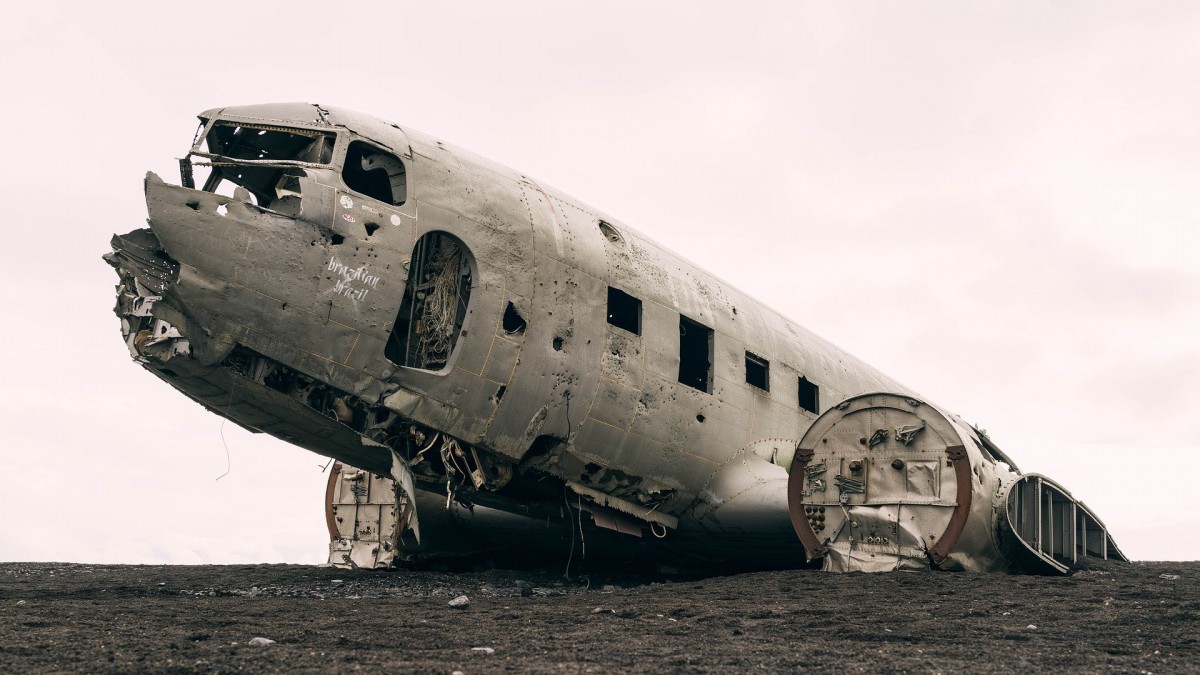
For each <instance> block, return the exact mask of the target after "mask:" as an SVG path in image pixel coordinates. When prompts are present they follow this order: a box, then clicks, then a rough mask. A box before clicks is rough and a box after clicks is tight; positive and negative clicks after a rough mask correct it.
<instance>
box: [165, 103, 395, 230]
mask: <svg viewBox="0 0 1200 675" xmlns="http://www.w3.org/2000/svg"><path fill="white" fill-rule="evenodd" d="M322 174H323V175H322ZM305 175H312V176H313V177H317V176H318V175H321V177H322V178H324V180H322V181H321V182H333V184H335V185H336V184H337V182H340V183H341V185H342V186H343V187H345V188H346V189H348V190H350V191H353V192H356V193H358V194H360V195H362V196H364V197H368V198H370V199H374V200H377V201H379V202H382V203H384V204H387V205H389V206H401V205H403V204H404V203H405V202H406V201H407V199H408V182H407V170H406V168H405V165H404V162H403V161H402V160H401V159H400V158H399V157H397V156H396V155H394V154H392V153H391V152H388V151H387V150H384V149H383V148H380V147H378V146H376V145H374V144H372V143H369V142H366V141H363V140H360V139H357V138H353V137H351V136H349V135H348V134H346V133H338V132H336V131H332V130H325V129H319V128H306V127H298V126H296V127H293V126H280V125H275V124H260V123H254V122H247V121H241V120H223V119H215V120H205V119H203V118H201V124H200V128H199V129H198V130H197V132H196V139H195V141H194V142H193V144H192V148H191V150H190V151H189V152H188V155H187V157H185V158H183V159H181V160H180V177H181V182H182V184H183V186H184V187H188V188H193V189H195V188H196V186H197V185H199V186H200V189H201V190H204V191H205V192H212V193H215V194H220V195H224V196H227V197H231V198H234V199H239V200H242V201H248V202H250V203H253V204H256V205H258V206H261V207H264V208H269V209H271V210H274V211H279V212H282V213H288V214H295V213H298V209H299V198H300V183H299V181H298V180H297V179H298V178H299V177H301V176H305Z"/></svg>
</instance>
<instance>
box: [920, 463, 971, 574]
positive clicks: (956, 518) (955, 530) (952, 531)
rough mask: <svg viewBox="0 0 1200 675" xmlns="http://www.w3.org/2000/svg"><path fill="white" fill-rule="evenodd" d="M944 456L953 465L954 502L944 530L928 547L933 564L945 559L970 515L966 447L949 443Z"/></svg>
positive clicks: (969, 472) (969, 484)
mask: <svg viewBox="0 0 1200 675" xmlns="http://www.w3.org/2000/svg"><path fill="white" fill-rule="evenodd" d="M946 458H947V459H949V460H950V463H951V464H953V465H954V482H955V483H956V486H955V504H954V513H953V514H951V515H950V522H949V523H948V524H947V525H946V531H945V532H943V533H942V536H941V538H939V539H938V542H937V543H936V544H934V546H933V548H931V549H929V557H930V559H931V560H933V563H934V564H935V565H941V564H942V563H943V562H945V561H946V557H947V556H949V555H950V550H951V549H953V548H954V545H955V544H957V543H958V538H959V537H960V536H962V533H963V529H964V528H965V527H966V526H967V517H968V516H970V515H971V462H970V461H969V460H968V459H967V449H966V448H965V447H963V446H961V445H951V446H949V447H947V448H946Z"/></svg>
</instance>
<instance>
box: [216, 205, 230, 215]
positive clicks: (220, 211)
mask: <svg viewBox="0 0 1200 675" xmlns="http://www.w3.org/2000/svg"><path fill="white" fill-rule="evenodd" d="M228 214H229V209H227V208H225V205H224V204H217V215H218V216H224V215H228Z"/></svg>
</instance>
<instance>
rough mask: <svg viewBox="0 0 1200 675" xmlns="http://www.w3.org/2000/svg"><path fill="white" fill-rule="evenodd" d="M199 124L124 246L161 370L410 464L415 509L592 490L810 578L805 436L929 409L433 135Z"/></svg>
mask: <svg viewBox="0 0 1200 675" xmlns="http://www.w3.org/2000/svg"><path fill="white" fill-rule="evenodd" d="M200 117H201V122H202V129H201V131H200V132H199V133H198V134H197V140H196V143H195V145H194V146H193V148H192V150H191V152H190V153H189V157H188V159H187V160H185V162H184V163H183V176H182V180H181V183H183V185H179V186H175V185H168V184H166V183H164V182H163V181H161V180H159V179H158V178H157V177H156V176H153V175H150V176H148V177H147V187H146V190H147V203H148V207H149V211H150V219H149V222H150V228H151V230H152V234H153V237H151V238H150V239H145V240H143V239H137V240H136V241H134V239H136V237H135V235H136V234H137V233H131V234H130V235H126V238H125V240H123V241H124V245H123V246H118V247H117V248H118V256H120V255H124V256H125V258H124V259H123V260H124V267H121V266H120V265H118V262H114V263H113V264H114V265H118V269H124V270H125V274H126V276H127V277H130V278H132V277H137V278H138V279H140V281H141V283H140V286H139V285H138V284H134V283H128V281H127V284H126V288H127V290H126V292H125V295H126V296H129V297H127V298H126V299H125V300H124V302H126V304H127V307H125V309H124V310H122V306H121V305H120V303H119V306H118V314H120V315H122V317H123V320H125V321H126V333H127V335H126V337H127V342H128V343H129V345H130V348H131V352H132V353H133V354H134V356H135V358H138V359H139V360H140V361H141V362H142V363H143V365H145V366H146V367H147V368H148V369H150V370H151V371H153V372H155V373H156V374H158V375H159V376H160V377H162V378H163V379H165V380H167V381H168V382H170V383H171V384H172V385H173V386H175V387H177V388H179V389H180V390H182V391H184V392H185V393H187V394H188V395H189V396H191V397H193V398H194V399H196V400H198V401H199V402H201V403H202V404H204V405H205V406H207V407H208V408H210V409H212V410H213V411H214V412H217V413H218V414H222V415H225V416H227V417H229V418H230V419H233V420H235V421H238V422H239V423H241V424H243V425H245V426H247V427H249V428H252V429H255V430H260V431H264V432H267V433H271V434H273V435H275V436H278V437H280V438H283V439H284V440H287V441H290V442H293V443H295V444H297V445H301V446H302V447H306V448H308V449H310V450H313V451H315V452H319V453H321V454H325V455H328V456H332V457H335V458H337V459H339V460H341V461H343V462H346V463H349V464H352V465H354V466H357V467H361V468H364V469H367V470H369V471H371V472H373V473H376V474H378V475H381V476H387V475H389V472H390V471H391V470H392V466H393V455H396V456H399V457H401V458H402V459H403V460H404V461H403V463H405V464H411V466H412V467H413V470H414V473H415V476H416V479H417V482H418V486H417V487H418V488H419V489H423V490H432V491H437V490H440V491H441V492H440V494H446V493H447V492H448V493H451V494H452V495H453V494H455V493H457V492H458V490H459V487H460V486H461V487H462V489H463V493H464V494H465V493H469V494H470V497H469V498H468V501H471V502H474V503H479V504H485V505H488V506H490V507H495V508H498V509H501V510H504V511H510V512H522V513H528V514H534V515H536V514H539V513H543V512H545V513H551V512H553V511H554V510H555V509H560V505H561V504H562V502H563V495H564V494H570V495H572V497H570V499H571V500H575V499H577V498H578V500H579V502H580V503H581V504H582V503H583V500H584V498H586V499H587V500H588V502H589V503H590V504H591V505H592V507H593V510H594V511H595V512H596V513H601V514H602V517H605V516H604V515H603V514H608V513H611V514H612V515H613V517H615V518H617V519H631V522H632V525H631V527H633V528H635V529H637V528H643V527H644V528H648V529H647V530H646V531H647V532H652V533H653V534H654V535H656V536H666V533H667V532H668V531H670V532H673V533H674V534H672V535H671V537H672V538H674V537H678V538H680V539H681V540H682V542H684V543H685V544H687V543H688V542H691V543H690V545H691V546H692V547H693V548H694V549H696V550H703V549H705V548H707V547H711V545H712V542H713V541H714V540H725V541H730V540H732V541H739V542H743V544H744V548H743V550H742V551H741V552H740V554H739V553H738V552H736V551H734V552H727V553H725V554H722V555H730V556H734V557H736V556H737V555H742V556H743V557H752V558H755V557H756V558H757V559H762V560H763V561H764V564H765V565H777V564H784V563H783V562H781V561H785V560H787V559H795V563H796V564H800V563H802V562H803V558H804V556H803V549H801V548H800V547H799V542H797V541H796V537H795V533H794V532H793V530H792V526H791V524H790V522H789V520H788V514H787V496H786V482H787V470H786V469H787V467H789V466H790V464H791V462H792V459H793V455H794V453H795V450H796V445H797V443H798V441H799V440H800V439H801V438H802V437H803V436H804V434H805V432H806V430H808V429H809V427H810V426H811V425H812V423H813V421H814V420H815V419H817V417H818V416H819V415H820V414H821V413H822V412H823V411H825V410H828V409H829V408H830V407H831V406H835V405H837V404H839V403H840V402H842V401H844V400H845V399H847V398H850V397H854V396H858V395H861V394H865V393H868V392H875V391H887V392H894V393H900V394H905V395H913V394H912V393H911V392H910V391H909V390H908V389H907V388H905V387H903V386H902V385H900V384H899V383H897V382H895V381H893V380H891V379H890V378H888V377H887V376H885V375H883V374H882V373H880V372H879V371H877V370H875V369H874V368H872V367H870V366H868V365H866V364H864V363H862V362H860V361H859V360H857V359H855V358H854V357H852V356H850V355H849V354H846V353H845V352H843V351H842V350H840V349H838V348H837V347H835V346H834V345H832V344H830V343H829V342H827V341H825V340H822V339H821V338H819V337H817V336H815V335H813V334H812V333H810V332H809V331H807V330H805V329H804V328H802V327H801V326H799V325H797V324H796V323H794V322H792V321H790V320H788V319H787V318H785V317H783V316H781V315H780V314H778V313H777V312H775V311H773V310H771V309H769V308H767V307H765V306H763V305H762V304H760V303H758V302H757V301H755V300H754V299H752V298H750V297H748V296H747V295H745V294H744V293H742V292H740V291H739V290H737V289H736V288H734V287H732V286H730V285H729V284H726V283H724V282H722V281H720V280H719V279H717V278H715V277H714V276H712V275H711V274H709V273H707V272H705V271H704V270H702V269H700V268H699V267H697V266H695V265H693V264H692V263H690V262H688V261H686V260H684V259H683V258H681V257H679V256H678V255H675V254H673V253H671V252H670V251H669V250H667V249H666V248H664V247H662V246H660V245H658V244H656V243H655V242H653V241H651V240H650V239H649V238H647V237H645V236H644V235H641V234H639V233H638V232H637V231H635V230H633V229H632V228H630V227H628V226H626V225H625V224H624V223H622V222H621V221H619V220H617V219H616V218H613V217H611V216H608V215H607V214H604V213H601V212H599V211H597V210H596V209H593V208H591V207H589V206H587V205H585V204H582V203H580V202H578V201H577V200H575V199H573V198H571V197H569V196H567V195H565V194H563V193H561V192H558V191H556V190H554V189H553V188H551V187H549V186H545V185H542V184H540V183H538V182H537V181H535V180H534V179H532V178H530V177H528V176H525V175H523V174H521V173H519V172H516V171H513V170H511V169H508V168H506V167H503V166H499V165H497V164H494V163H492V162H489V161H487V160H484V159H482V158H479V157H477V156H475V155H473V154H471V153H468V152H465V151H463V150H460V149H457V148H455V147H453V146H450V145H447V144H445V143H443V142H441V141H439V140H437V139H435V138H433V137H431V136H428V135H426V134H423V133H420V132H418V131H415V130H412V129H408V128H403V127H400V126H397V125H395V124H391V123H388V122H384V121H381V120H378V119H376V118H373V117H370V116H367V115H361V114H358V113H354V112H350V111H344V110H338V109H334V108H325V107H320V106H315V105H310V104H270V105H255V106H242V107H231V108H222V109H215V110H210V111H208V112H205V113H203V114H202V115H201V116H200ZM208 165H211V167H208ZM203 168H208V169H209V174H208V175H207V177H206V178H204V180H203V181H202V182H199V181H197V179H196V178H195V177H194V176H193V172H195V171H197V170H202V169H203ZM194 181H195V182H194ZM117 239H121V238H120V237H118V238H117ZM151 240H153V241H151ZM114 244H115V245H116V244H117V240H114ZM155 246H158V247H160V248H161V253H162V255H158V258H157V259H156V260H150V262H147V261H146V260H140V262H138V260H139V256H140V257H141V258H153V257H154V256H153V255H149V254H147V253H145V251H152V250H153V249H154V248H155ZM122 250H124V251H125V253H124V254H122V253H121V251H122ZM131 251H132V253H131ZM134 296H138V297H134ZM139 297H140V298H141V299H140V300H139ZM146 298H152V299H151V300H149V301H148V304H147V300H146ZM135 305H136V306H135ZM143 307H147V308H149V309H145V310H142V309H139V308H143ZM139 311H140V313H139ZM160 324H161V325H160ZM168 331H170V334H168ZM181 341H185V344H181ZM439 439H440V440H439ZM447 444H450V446H449V449H447ZM426 446H428V447H426ZM423 447H424V448H425V450H422V448H423ZM429 448H433V450H432V451H430V452H429V455H430V456H431V455H433V454H435V453H438V452H440V453H441V458H440V461H438V460H437V458H433V459H434V462H433V464H434V465H436V466H433V467H432V468H429V469H428V470H426V471H425V472H424V473H423V472H422V469H421V468H420V466H419V465H421V463H422V462H425V461H427V460H429V459H431V457H430V456H426V455H422V454H421V453H422V452H425V451H426V450H429ZM456 452H457V453H458V454H457V455H455V453H456ZM447 453H449V454H447ZM459 458H461V460H462V461H461V462H459ZM458 496H462V495H461V494H459V495H458ZM448 501H449V500H448ZM610 529H611V528H610ZM648 539H652V538H648ZM685 548H686V546H685ZM733 548H734V549H736V548H737V546H736V545H735V546H734V547H733ZM772 551H773V552H775V553H771V552H772ZM773 556H777V558H778V559H775V560H773V561H772V562H768V561H766V559H765V558H772V557H773Z"/></svg>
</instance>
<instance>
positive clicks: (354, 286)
mask: <svg viewBox="0 0 1200 675" xmlns="http://www.w3.org/2000/svg"><path fill="white" fill-rule="evenodd" d="M328 269H329V271H330V272H333V273H334V274H335V275H337V276H338V277H339V279H338V280H337V283H336V284H335V285H334V287H333V293H334V294H335V295H340V296H342V297H345V298H349V299H350V300H353V301H355V302H358V301H359V300H362V299H363V298H366V297H367V293H369V292H371V290H372V289H375V288H379V281H380V279H379V277H378V276H376V275H374V274H371V273H370V272H369V271H368V270H367V266H366V265H365V264H364V265H361V266H359V267H350V266H349V265H347V264H346V263H343V262H342V261H340V260H338V259H337V256H333V257H332V258H330V259H329V267H328Z"/></svg>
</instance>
